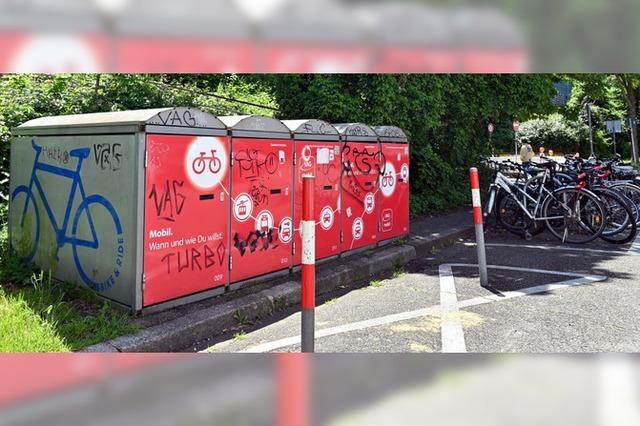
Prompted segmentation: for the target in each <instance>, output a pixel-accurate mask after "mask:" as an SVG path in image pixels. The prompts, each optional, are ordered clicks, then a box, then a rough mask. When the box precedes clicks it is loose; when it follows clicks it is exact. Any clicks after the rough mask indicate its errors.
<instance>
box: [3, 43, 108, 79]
mask: <svg viewBox="0 0 640 426" xmlns="http://www.w3.org/2000/svg"><path fill="white" fill-rule="evenodd" d="M97 54H98V52H97V51H96V50H95V49H94V48H93V47H92V46H91V45H90V44H89V43H88V42H86V41H85V40H83V39H82V38H80V37H72V36H65V35H46V36H34V37H31V38H29V39H28V40H27V41H26V42H25V43H24V44H23V46H22V48H21V49H20V50H19V51H18V54H17V55H16V57H15V58H14V59H13V61H12V63H11V64H10V65H9V70H10V71H11V72H45V73H53V72H96V71H99V64H98V60H97Z"/></svg>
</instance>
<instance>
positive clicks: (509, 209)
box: [496, 193, 544, 237]
mask: <svg viewBox="0 0 640 426" xmlns="http://www.w3.org/2000/svg"><path fill="white" fill-rule="evenodd" d="M496 205H497V208H496V221H497V222H498V223H499V224H500V225H502V226H503V227H504V228H505V229H506V230H507V231H509V232H511V233H512V234H515V235H518V236H520V237H525V236H527V233H528V234H530V235H537V234H539V233H540V232H542V231H543V229H544V228H543V227H542V226H541V224H540V223H538V222H536V221H534V220H532V219H530V218H529V217H528V216H527V215H526V214H525V213H524V212H523V211H522V209H521V208H520V206H519V205H518V203H517V202H516V200H515V199H514V198H513V196H512V195H510V194H506V193H501V194H500V195H499V197H498V201H497V203H496Z"/></svg>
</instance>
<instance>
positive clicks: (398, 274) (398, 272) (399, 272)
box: [392, 268, 407, 279]
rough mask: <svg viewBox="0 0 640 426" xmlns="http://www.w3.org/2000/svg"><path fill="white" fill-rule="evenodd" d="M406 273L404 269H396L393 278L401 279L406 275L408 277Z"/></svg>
mask: <svg viewBox="0 0 640 426" xmlns="http://www.w3.org/2000/svg"><path fill="white" fill-rule="evenodd" d="M406 273H407V272H406V271H405V270H404V268H401V269H396V270H395V271H393V275H392V278H394V279H395V278H400V277H403V276H404V275H406Z"/></svg>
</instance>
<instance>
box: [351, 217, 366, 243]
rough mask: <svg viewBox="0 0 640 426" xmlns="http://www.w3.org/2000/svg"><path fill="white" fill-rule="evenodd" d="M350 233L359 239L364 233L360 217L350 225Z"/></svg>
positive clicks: (355, 238)
mask: <svg viewBox="0 0 640 426" xmlns="http://www.w3.org/2000/svg"><path fill="white" fill-rule="evenodd" d="M351 234H352V235H353V239H354V240H359V239H360V238H362V235H364V221H363V220H362V218H360V217H357V218H356V219H355V220H354V221H353V224H352V225H351Z"/></svg>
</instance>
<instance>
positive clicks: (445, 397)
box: [0, 354, 640, 426]
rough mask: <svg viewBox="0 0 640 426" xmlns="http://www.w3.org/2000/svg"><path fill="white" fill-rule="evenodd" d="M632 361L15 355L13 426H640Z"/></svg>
mask: <svg viewBox="0 0 640 426" xmlns="http://www.w3.org/2000/svg"><path fill="white" fill-rule="evenodd" d="M639 361H640V358H639V357H637V356H631V355H598V356H595V355H592V356H589V355H583V356H559V355H544V356H515V355H502V356H473V355H447V356H443V355H423V354H421V355H357V356H356V355H332V356H312V357H309V358H304V356H303V355H296V354H279V355H271V356H260V355H238V354H235V355H215V356H211V355H196V356H194V355H142V354H127V355H125V354H116V355H100V354H75V355H73V356H64V355H63V356H61V355H5V356H3V357H2V360H1V362H0V371H1V372H2V377H3V380H2V382H1V384H0V424H2V425H37V424H46V425H49V426H55V425H65V426H71V425H107V424H108V425H113V424H117V425H129V424H132V425H133V424H154V425H169V424H181V425H200V424H202V425H205V424H221V425H225V424H229V425H231V424H255V425H262V424H272V423H277V424H282V425H284V424H298V425H303V424H305V423H306V424H335V425H351V424H354V425H355V424H370V425H388V424H429V423H431V424H433V422H437V424H438V425H463V424H471V423H473V424H475V425H492V426H501V425H505V426H507V425H515V424H517V425H529V424H531V425H540V424H579V425H618V426H620V425H637V424H638V422H639V420H640V417H638V415H639V411H638V406H639V402H640V399H639V395H638V382H639V379H640V370H639V368H638V367H639V366H640V363H639Z"/></svg>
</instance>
